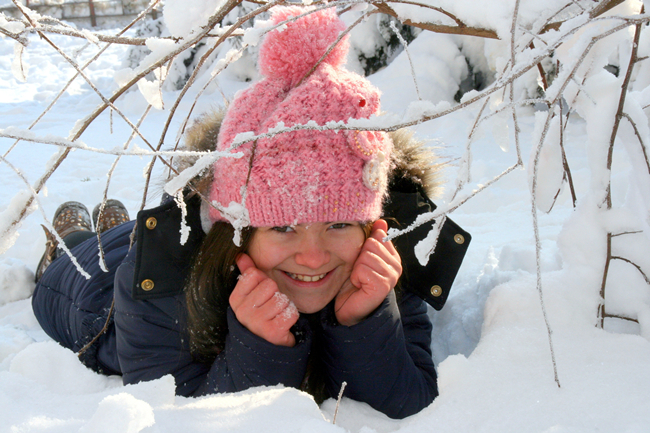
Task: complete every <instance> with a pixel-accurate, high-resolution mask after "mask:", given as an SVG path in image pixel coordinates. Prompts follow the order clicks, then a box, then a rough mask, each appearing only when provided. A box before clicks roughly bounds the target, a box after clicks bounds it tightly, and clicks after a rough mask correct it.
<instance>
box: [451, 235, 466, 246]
mask: <svg viewBox="0 0 650 433" xmlns="http://www.w3.org/2000/svg"><path fill="white" fill-rule="evenodd" d="M454 241H455V242H456V243H457V244H459V245H462V244H464V243H465V236H463V235H461V234H457V235H456V236H454Z"/></svg>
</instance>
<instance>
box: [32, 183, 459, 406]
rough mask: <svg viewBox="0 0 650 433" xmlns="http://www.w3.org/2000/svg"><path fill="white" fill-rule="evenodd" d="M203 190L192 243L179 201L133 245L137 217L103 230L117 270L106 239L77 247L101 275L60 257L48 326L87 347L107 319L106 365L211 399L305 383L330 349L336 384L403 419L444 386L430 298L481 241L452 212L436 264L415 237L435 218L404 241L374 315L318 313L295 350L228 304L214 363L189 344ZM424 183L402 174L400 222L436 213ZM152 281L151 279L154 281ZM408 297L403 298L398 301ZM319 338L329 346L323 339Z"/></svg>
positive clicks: (101, 361) (394, 196)
mask: <svg viewBox="0 0 650 433" xmlns="http://www.w3.org/2000/svg"><path fill="white" fill-rule="evenodd" d="M199 206H200V202H199V199H198V198H190V199H188V208H189V212H188V220H187V223H188V225H189V226H190V227H191V231H190V237H189V239H188V241H187V242H186V243H185V244H183V245H181V244H180V233H179V227H180V218H181V212H180V209H179V208H178V207H177V206H176V204H175V203H174V202H173V201H169V202H167V203H165V204H163V205H161V206H159V207H157V208H154V209H150V210H145V211H142V212H140V213H139V214H138V217H137V227H138V228H137V240H136V242H135V244H134V245H133V247H131V248H129V243H130V242H129V235H130V233H131V231H132V229H133V225H134V222H129V223H126V224H123V225H121V226H118V227H116V228H114V229H112V230H109V231H107V232H105V233H104V234H102V244H103V248H104V251H105V256H106V262H107V266H108V269H109V272H107V273H105V272H103V271H102V270H101V269H100V268H99V265H98V263H97V262H98V260H97V241H96V239H90V240H88V241H86V242H84V243H82V244H81V245H78V246H77V247H75V248H74V249H73V251H72V252H73V254H74V255H75V256H76V257H77V259H78V260H79V262H80V264H81V265H82V266H83V267H84V269H86V271H88V272H89V273H90V274H91V275H92V278H91V279H90V280H86V279H85V278H84V277H83V276H81V275H80V274H79V273H78V272H77V271H76V270H75V268H74V266H73V265H72V264H71V262H70V260H69V259H68V258H67V256H64V257H61V258H59V259H57V260H55V261H54V262H53V263H52V264H51V265H50V267H49V268H48V269H47V271H46V273H45V274H44V275H43V277H42V278H41V280H40V281H39V283H38V284H37V287H36V290H35V293H34V297H33V308H34V312H35V314H36V317H37V318H38V320H39V322H40V323H41V325H42V326H43V329H44V330H45V331H46V332H47V333H48V334H49V335H50V336H51V337H52V338H54V339H55V340H56V341H59V342H60V343H61V344H62V345H64V346H65V347H68V348H70V349H72V350H73V351H75V352H77V351H79V350H80V349H81V348H82V347H84V346H85V345H86V344H87V343H88V342H90V341H91V340H92V339H93V337H95V336H96V335H98V334H99V333H100V331H101V330H102V328H103V327H104V326H105V324H106V323H107V317H109V310H110V308H111V302H112V300H113V298H114V300H115V302H114V312H113V314H112V315H110V319H109V320H108V330H107V331H106V332H105V333H103V334H102V335H101V337H100V338H99V339H98V340H97V341H96V342H94V343H93V344H92V345H91V346H90V348H89V349H88V350H86V351H85V352H84V353H83V355H82V356H81V357H80V358H81V360H82V362H84V363H85V364H86V365H88V366H89V367H91V368H93V369H94V370H96V371H99V372H102V373H105V374H121V375H122V377H123V381H124V383H125V384H129V383H136V382H139V381H143V380H152V379H157V378H160V377H162V376H164V375H166V374H172V375H173V376H174V378H175V380H176V386H177V388H176V391H177V394H179V395H183V396H199V395H205V394H210V393H216V392H219V393H220V392H234V391H241V390H244V389H247V388H250V387H254V386H260V385H277V384H284V385H286V386H291V387H296V388H299V387H300V386H301V383H302V382H303V379H304V376H305V371H306V368H307V361H308V357H309V355H310V353H312V352H313V353H317V354H318V356H319V357H320V358H321V363H320V364H319V365H321V366H322V368H323V369H324V370H325V371H323V372H321V373H324V376H325V378H326V388H327V392H328V393H329V395H330V396H332V397H335V396H336V395H337V394H338V392H339V390H340V387H341V384H342V382H343V381H345V382H347V387H346V390H345V395H346V396H347V397H349V398H352V399H355V400H358V401H362V402H366V403H368V404H369V405H371V406H372V407H373V408H375V409H377V410H379V411H381V412H383V413H385V414H386V415H388V416H390V417H393V418H403V417H406V416H409V415H412V414H414V413H417V412H418V411H420V410H421V409H422V408H424V407H426V406H427V405H428V404H430V403H431V402H432V401H433V399H434V398H435V397H436V396H437V394H438V389H437V384H436V372H435V368H434V365H433V361H432V358H431V349H430V346H431V322H430V320H429V318H428V316H427V309H426V305H425V303H424V302H423V299H424V300H426V301H427V302H429V303H430V304H431V305H432V306H433V307H434V308H437V309H440V308H441V307H442V305H443V304H444V302H445V300H446V298H447V296H448V293H449V289H450V287H451V284H452V282H453V279H454V277H455V275H456V273H457V271H458V267H459V266H460V263H461V261H462V258H463V256H464V254H465V251H466V249H467V246H468V244H469V240H470V237H469V234H467V233H466V232H464V231H463V230H462V229H460V228H459V227H458V226H457V225H455V224H454V223H453V222H452V221H451V220H447V223H446V224H445V225H444V227H443V230H442V233H441V236H440V238H439V241H438V247H437V249H436V253H435V254H434V255H433V256H432V258H431V260H430V261H429V264H428V265H427V266H420V265H419V263H417V261H416V259H415V257H414V256H413V253H412V251H413V246H414V244H415V242H416V241H417V240H419V239H422V238H423V237H424V236H425V235H426V233H427V232H428V230H429V229H430V224H428V225H425V226H424V227H421V228H419V229H417V230H415V231H414V232H411V233H410V234H408V235H407V236H402V237H399V238H397V240H396V241H395V244H396V247H397V249H398V251H400V254H401V256H402V264H403V267H404V272H403V276H402V278H401V280H400V287H401V289H400V294H399V296H397V297H396V295H395V293H394V292H391V294H390V295H389V296H388V297H387V298H386V299H385V300H384V302H383V303H382V304H381V305H380V306H379V307H378V308H377V310H376V311H375V312H374V313H373V314H372V315H371V316H370V317H368V318H367V319H366V320H364V321H363V322H361V323H359V324H357V325H354V326H351V327H346V326H342V325H338V324H337V323H336V320H335V318H334V314H333V311H332V309H331V305H330V306H328V307H326V308H325V309H324V310H323V311H321V312H319V313H316V314H315V316H314V317H311V320H307V318H306V317H302V316H301V318H300V319H299V320H298V322H297V324H296V325H295V329H294V331H295V332H294V333H295V334H296V335H297V336H299V337H298V338H297V344H296V345H295V346H294V347H280V346H275V345H273V344H271V343H269V342H267V341H265V340H264V339H262V338H260V337H257V336H256V335H254V334H252V333H251V332H250V331H248V330H247V329H246V328H245V327H244V326H242V325H241V324H240V323H239V322H238V321H237V319H236V317H235V315H234V313H233V312H232V310H229V311H228V318H227V319H228V334H227V338H226V343H225V349H224V350H223V351H222V352H221V353H220V354H219V355H218V356H217V358H216V359H215V360H214V362H212V363H203V362H198V361H196V360H195V359H193V357H192V355H191V353H190V350H189V341H188V340H189V339H188V335H187V331H186V326H185V323H186V305H185V297H184V293H183V286H184V281H185V278H186V276H187V274H188V271H189V267H190V264H191V260H192V256H193V253H194V251H195V250H196V248H197V247H198V245H199V244H200V243H201V241H202V239H203V237H204V232H203V230H202V229H201V224H200V219H199ZM433 207H434V205H433V203H431V202H430V201H429V200H428V198H426V195H425V194H424V192H423V190H422V189H421V187H420V186H419V185H415V184H413V183H411V182H407V181H404V182H401V181H400V182H397V183H394V184H393V185H392V187H391V199H390V200H389V202H388V203H387V205H386V207H385V215H386V216H389V217H390V218H388V220H389V224H390V225H392V226H397V225H401V226H405V225H406V224H409V223H410V222H411V221H413V220H414V219H415V217H417V215H418V214H420V213H424V212H428V211H431V210H432V209H433ZM145 280H148V282H147V284H142V283H143V282H144V281H145ZM398 298H399V300H398ZM313 341H318V342H319V343H318V344H319V347H318V350H317V351H314V349H315V348H313V347H312V342H313Z"/></svg>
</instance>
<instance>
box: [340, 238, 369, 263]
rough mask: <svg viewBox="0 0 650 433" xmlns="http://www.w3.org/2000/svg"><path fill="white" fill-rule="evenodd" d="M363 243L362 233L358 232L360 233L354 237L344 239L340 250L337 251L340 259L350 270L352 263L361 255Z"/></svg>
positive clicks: (364, 239)
mask: <svg viewBox="0 0 650 433" xmlns="http://www.w3.org/2000/svg"><path fill="white" fill-rule="evenodd" d="M365 241H366V237H365V235H364V233H363V232H362V231H360V233H358V234H356V235H355V236H351V237H350V238H349V239H346V240H345V241H344V242H342V244H341V248H340V250H339V251H340V257H341V258H342V259H343V260H344V261H345V262H346V263H347V265H348V267H349V268H350V270H352V267H353V266H354V263H355V262H356V261H357V258H358V257H359V254H360V253H361V249H362V248H363V244H364V242H365Z"/></svg>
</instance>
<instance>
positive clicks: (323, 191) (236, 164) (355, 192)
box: [210, 6, 392, 227]
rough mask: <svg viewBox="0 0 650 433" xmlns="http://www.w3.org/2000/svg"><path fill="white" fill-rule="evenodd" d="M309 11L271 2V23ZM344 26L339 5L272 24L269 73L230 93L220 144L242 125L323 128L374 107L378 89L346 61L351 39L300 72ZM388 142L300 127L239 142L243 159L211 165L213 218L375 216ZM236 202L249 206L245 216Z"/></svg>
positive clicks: (280, 222)
mask: <svg viewBox="0 0 650 433" xmlns="http://www.w3.org/2000/svg"><path fill="white" fill-rule="evenodd" d="M311 10H312V9H309V8H304V7H299V6H292V7H276V8H274V9H273V10H272V13H271V15H272V21H273V23H274V24H278V23H281V22H283V21H286V20H289V19H291V18H292V17H295V16H298V15H301V14H304V13H307V12H310V11H311ZM343 29H345V24H344V23H343V22H342V21H341V20H340V19H339V18H338V16H337V14H336V12H335V10H334V9H324V10H320V11H317V12H312V13H310V14H308V15H306V16H304V17H301V18H298V19H297V20H295V21H289V22H287V23H286V24H285V25H284V26H280V27H278V28H277V29H275V30H272V31H271V32H269V34H268V35H267V36H266V38H265V39H264V41H263V42H262V45H261V47H260V57H259V65H260V71H261V73H262V74H263V75H264V76H265V78H264V79H263V80H261V81H259V82H258V83H256V84H255V85H253V86H252V87H250V88H248V89H246V90H244V91H242V92H240V93H238V94H237V95H236V97H235V100H234V101H233V102H232V103H231V105H230V107H229V109H228V112H227V113H226V116H225V118H224V121H223V123H222V125H221V130H220V133H219V138H218V142H217V149H218V150H220V151H226V150H228V149H230V147H231V145H232V143H233V141H234V139H235V136H236V135H237V134H239V133H243V132H249V131H252V132H254V133H255V134H256V135H257V134H262V133H266V132H269V130H270V129H271V128H276V127H278V126H280V127H281V126H284V127H291V126H294V125H304V124H307V123H308V122H309V124H310V125H320V126H322V125H325V124H326V123H327V122H330V121H334V122H339V121H343V122H347V121H348V120H349V119H361V118H369V117H370V116H371V115H373V114H378V113H379V90H378V89H376V88H375V87H373V86H372V85H371V84H370V82H368V80H366V79H365V78H363V77H362V76H360V75H358V74H355V73H352V72H350V71H348V70H346V69H345V68H343V67H342V65H343V63H344V62H345V57H346V55H347V52H348V46H349V45H348V41H347V37H346V38H343V39H342V40H341V41H340V42H339V43H338V44H337V45H336V47H335V48H334V49H333V50H332V51H331V53H330V54H329V55H328V56H327V57H326V59H325V60H324V61H323V62H322V63H321V64H320V65H319V66H318V67H317V68H316V70H315V71H314V72H313V73H312V74H311V75H309V76H308V77H307V78H305V76H306V75H307V73H308V72H309V71H310V70H311V69H312V67H313V66H314V65H315V64H316V63H317V62H318V60H319V59H320V58H321V57H322V56H323V55H324V54H325V52H326V51H327V50H328V49H329V47H330V46H331V45H332V44H333V43H334V42H335V41H336V39H337V38H338V36H339V34H340V32H341V31H342V30H343ZM301 80H303V81H302V82H301ZM314 122H315V123H314ZM391 150H392V142H391V140H390V138H389V137H388V136H387V135H386V134H385V133H382V132H374V131H350V130H342V131H338V132H337V131H334V130H328V131H320V130H301V131H293V132H285V133H280V134H278V135H275V136H273V137H271V138H260V139H258V140H257V141H256V142H248V143H245V144H243V145H241V146H239V147H237V148H236V149H234V150H232V152H243V153H244V157H242V158H239V159H235V158H221V159H219V160H218V161H217V162H216V163H215V164H214V181H213V183H212V189H211V192H210V200H211V201H212V203H213V204H214V205H215V206H216V207H217V208H218V209H219V211H218V210H217V209H211V210H210V219H211V220H212V221H213V222H214V221H224V220H228V221H230V222H231V223H235V220H239V223H238V224H239V225H241V222H242V221H243V222H244V223H245V224H249V225H251V226H253V227H263V226H285V225H292V224H300V223H309V222H329V221H374V220H376V219H377V218H379V217H380V215H381V209H382V199H383V197H384V195H385V193H386V184H387V173H388V168H389V159H390V153H391ZM253 152H254V155H253V160H252V166H251V164H250V162H251V155H252V153H253ZM249 167H250V176H249ZM244 186H246V188H243V187H244ZM244 191H245V192H244ZM242 194H243V195H244V196H242ZM241 204H244V206H245V208H246V211H247V213H248V215H245V216H243V217H242V215H241V213H242V210H243V209H242V207H241ZM237 209H239V210H237ZM244 213H245V211H244ZM246 217H247V218H246ZM245 224H244V225H245Z"/></svg>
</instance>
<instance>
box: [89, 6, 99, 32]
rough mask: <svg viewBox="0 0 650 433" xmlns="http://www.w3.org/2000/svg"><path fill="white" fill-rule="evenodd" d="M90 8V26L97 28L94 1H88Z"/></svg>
mask: <svg viewBox="0 0 650 433" xmlns="http://www.w3.org/2000/svg"><path fill="white" fill-rule="evenodd" d="M88 6H89V8H90V25H91V26H93V27H97V18H96V17H95V4H94V3H93V0H88Z"/></svg>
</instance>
